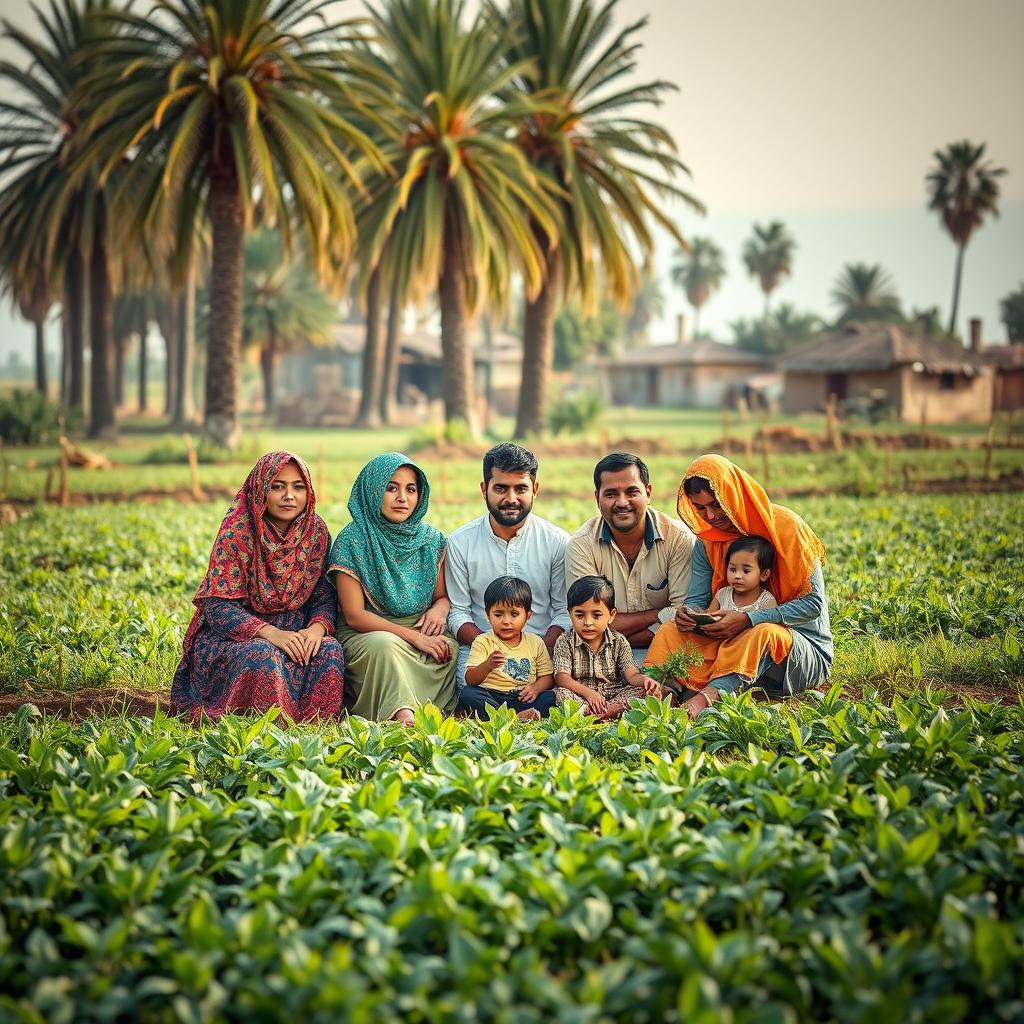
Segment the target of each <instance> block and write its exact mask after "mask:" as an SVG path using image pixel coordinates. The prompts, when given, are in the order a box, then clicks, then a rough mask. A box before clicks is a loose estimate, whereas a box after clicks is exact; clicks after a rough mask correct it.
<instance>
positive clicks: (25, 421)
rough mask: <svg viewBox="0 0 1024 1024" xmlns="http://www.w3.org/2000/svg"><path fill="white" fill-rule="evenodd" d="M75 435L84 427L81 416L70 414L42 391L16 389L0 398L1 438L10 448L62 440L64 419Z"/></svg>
mask: <svg viewBox="0 0 1024 1024" xmlns="http://www.w3.org/2000/svg"><path fill="white" fill-rule="evenodd" d="M62 412H63V413H64V414H65V416H66V418H67V421H66V423H65V431H66V432H67V433H71V432H72V431H73V430H75V429H77V428H78V427H79V426H80V425H81V417H80V416H79V415H78V414H77V412H66V411H65V410H63V409H61V407H60V406H59V405H58V404H57V403H56V402H51V401H50V399H48V398H46V397H45V396H43V395H41V394H40V393H39V392H38V391H27V390H24V389H16V390H14V391H12V392H11V394H10V395H9V396H8V397H6V398H0V438H3V440H4V441H5V442H6V443H7V444H48V443H52V442H54V441H56V440H57V438H58V437H59V436H60V416H61V413H62Z"/></svg>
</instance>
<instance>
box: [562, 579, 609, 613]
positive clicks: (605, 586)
mask: <svg viewBox="0 0 1024 1024" xmlns="http://www.w3.org/2000/svg"><path fill="white" fill-rule="evenodd" d="M587 601H600V602H601V604H603V605H604V606H605V607H606V608H607V609H608V610H609V611H611V609H612V608H614V607H615V587H613V586H612V581H611V580H610V579H608V578H607V577H606V576H581V577H580V578H579V579H578V580H577V581H576V582H575V583H574V584H573V585H572V586H571V587H570V588H569V593H568V594H566V595H565V603H566V607H568V608H569V609H572V608H578V607H579V606H580V605H581V604H585V603H586V602H587Z"/></svg>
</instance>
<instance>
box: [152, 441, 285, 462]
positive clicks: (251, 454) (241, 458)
mask: <svg viewBox="0 0 1024 1024" xmlns="http://www.w3.org/2000/svg"><path fill="white" fill-rule="evenodd" d="M195 446H196V457H197V458H198V459H199V461H200V462H201V463H203V464H204V465H207V466H214V465H230V464H232V463H235V462H247V463H252V462H255V461H256V460H257V459H258V458H259V457H260V456H261V455H263V454H264V453H265V452H266V451H267V450H268V449H267V442H266V440H265V438H263V437H261V436H260V435H259V434H251V435H248V436H246V438H245V440H244V441H243V442H242V444H241V445H239V447H238V448H235V449H231V448H221V447H220V446H219V445H215V444H214V443H213V442H212V441H210V440H209V438H206V437H202V436H200V437H198V438H197V439H196V441H195ZM142 461H143V463H145V464H146V465H150V466H168V465H183V464H185V463H187V462H188V449H187V448H186V447H185V440H184V437H175V436H173V435H171V436H166V437H163V438H161V440H160V443H159V444H157V445H154V446H153V447H152V448H150V450H149V451H148V452H146V455H145V458H143V460H142Z"/></svg>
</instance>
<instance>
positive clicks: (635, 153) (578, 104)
mask: <svg viewBox="0 0 1024 1024" xmlns="http://www.w3.org/2000/svg"><path fill="white" fill-rule="evenodd" d="M618 6H619V0H510V2H509V4H508V13H507V14H504V12H503V10H501V9H499V8H498V7H497V6H496V5H494V4H493V3H492V4H490V6H489V11H490V16H491V17H492V18H495V19H497V18H499V17H503V16H504V17H509V18H511V20H512V21H513V22H514V23H516V24H517V25H518V27H519V32H518V34H517V36H516V37H515V39H514V41H513V45H512V46H511V48H510V49H509V51H508V59H509V61H510V62H512V63H513V64H517V65H519V66H520V67H521V68H522V69H523V70H522V72H521V73H520V74H518V75H517V76H516V77H515V79H514V81H513V83H512V85H513V87H514V88H515V89H517V90H519V91H520V92H522V93H532V94H533V96H534V98H535V100H536V101H537V109H535V110H524V111H523V113H522V116H521V117H520V120H519V129H518V130H519V144H520V146H521V147H522V148H523V151H524V152H525V154H526V156H527V158H528V159H529V160H530V162H531V164H532V165H533V166H534V167H535V168H536V169H537V171H538V173H539V175H541V176H542V177H543V178H544V179H548V180H550V181H551V182H553V184H554V185H555V186H556V192H555V195H556V197H557V200H556V201H557V209H558V235H557V237H555V236H552V235H551V234H550V233H549V232H547V231H546V230H545V229H544V227H543V225H542V224H540V223H538V222H533V223H532V224H531V225H530V228H531V231H532V232H533V233H534V235H535V236H536V237H538V238H539V239H540V240H541V242H542V244H543V246H544V249H545V262H544V267H543V270H544V273H543V281H542V285H541V288H540V291H539V292H537V294H536V295H534V294H532V290H531V291H528V292H527V295H526V306H525V311H524V317H523V324H524V337H523V379H522V384H521V387H520V391H519V408H518V412H517V415H516V436H518V437H525V436H527V435H529V434H533V433H537V432H539V431H540V430H542V429H543V426H544V419H545V406H546V404H547V382H548V376H549V372H550V368H551V363H552V357H553V351H554V321H555V313H556V307H557V305H558V302H559V300H560V297H561V296H562V295H563V294H574V293H579V295H580V296H581V298H582V300H583V302H584V305H585V306H586V307H587V308H588V309H591V310H592V309H593V308H594V307H595V305H596V302H595V299H596V285H597V279H598V273H597V268H598V267H601V268H602V271H603V273H602V275H601V277H602V280H603V281H604V283H605V286H606V287H607V288H608V289H609V292H610V295H611V297H612V298H613V299H614V300H615V301H616V302H617V303H618V304H619V305H620V306H622V307H623V309H625V308H627V307H628V305H629V303H630V302H631V300H632V299H633V297H634V295H635V293H636V292H637V289H638V288H639V287H640V285H641V272H640V265H641V264H649V262H650V260H651V258H652V256H653V252H654V239H653V234H652V230H651V229H652V224H659V225H661V227H663V228H664V229H665V230H667V231H668V233H669V234H670V235H671V236H672V237H673V238H674V239H675V240H676V241H677V242H678V243H679V244H680V245H684V244H685V243H684V240H683V237H682V235H681V234H680V232H679V229H678V228H677V227H676V226H675V224H674V223H673V221H672V220H671V219H670V218H669V217H668V216H667V215H666V214H665V212H664V207H665V203H666V201H668V200H671V199H676V200H681V201H682V202H683V203H685V204H686V205H689V206H690V207H692V208H695V209H702V207H701V206H700V204H699V203H698V202H697V201H696V200H695V199H694V198H693V197H692V196H690V195H689V194H688V193H686V192H684V191H682V190H681V189H680V188H678V187H677V186H676V185H674V184H673V181H674V180H675V179H676V177H677V176H679V175H683V174H687V173H688V171H687V169H686V167H685V166H684V165H683V164H682V163H681V162H680V161H679V159H678V157H677V156H676V146H675V143H674V141H673V139H672V136H671V135H670V133H669V132H668V131H666V129H665V128H663V127H662V126H661V125H659V124H656V123H655V122H653V121H649V120H645V119H644V118H643V116H642V108H643V107H645V106H653V107H658V106H660V105H661V103H662V102H663V100H664V97H665V95H666V94H667V93H669V92H671V91H672V90H673V89H674V86H672V85H671V84H670V83H668V82H664V81H653V82H637V81H635V80H634V79H633V76H634V74H635V72H636V69H637V59H636V54H637V52H638V51H639V49H640V44H639V42H638V41H637V38H636V37H637V34H638V33H639V32H640V31H641V30H642V29H643V28H644V27H645V25H646V24H647V19H646V18H641V19H639V20H637V21H634V22H631V23H629V24H627V25H626V26H625V28H623V29H621V30H620V29H618V28H616V26H615V24H614V20H615V18H616V16H617V15H618V11H617V8H618Z"/></svg>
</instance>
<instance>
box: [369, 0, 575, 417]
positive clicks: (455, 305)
mask: <svg viewBox="0 0 1024 1024" xmlns="http://www.w3.org/2000/svg"><path fill="white" fill-rule="evenodd" d="M368 8H369V11H370V14H371V23H372V27H373V31H374V35H375V36H376V37H378V38H379V39H381V40H382V46H374V47H364V48H362V49H361V50H359V51H358V52H357V55H356V56H355V57H354V58H353V60H352V66H353V69H354V70H358V71H359V72H360V73H361V75H362V79H361V83H360V85H361V88H362V89H364V90H366V91H367V92H368V94H369V92H370V90H372V98H373V100H374V101H375V102H376V103H378V104H380V105H381V106H385V105H392V106H393V107H395V108H396V109H395V111H394V113H393V114H392V115H391V116H390V118H389V123H388V126H387V129H386V130H387V142H386V143H385V144H384V145H382V147H381V149H382V151H383V152H384V154H385V155H386V156H387V157H388V159H389V161H390V162H391V163H392V164H393V165H394V166H395V167H396V168H397V171H398V178H397V181H395V182H390V181H383V180H382V181H380V182H379V183H376V184H374V185H371V186H369V188H370V191H371V200H370V202H369V204H368V206H367V209H366V210H365V212H364V214H363V216H362V218H361V224H363V225H365V227H364V231H365V239H366V242H365V248H364V260H363V265H362V270H361V275H362V276H363V277H364V279H368V278H369V275H370V274H372V273H373V272H374V271H375V269H376V268H377V267H378V266H379V267H380V270H381V275H382V281H381V283H382V287H383V288H386V289H390V288H392V287H397V288H398V292H399V297H398V301H399V303H400V304H402V305H404V304H405V303H406V301H407V300H419V299H422V298H424V297H425V295H426V294H427V293H428V292H430V291H433V290H434V289H435V288H436V289H437V291H438V295H439V305H440V309H441V347H442V351H443V377H442V381H443V387H444V404H445V416H446V419H447V420H448V421H449V422H452V421H455V420H462V421H464V422H466V423H468V424H470V426H473V425H474V421H475V419H476V417H475V415H474V408H473V372H472V361H471V353H470V349H469V339H468V335H467V326H468V321H469V319H470V318H471V317H472V316H473V315H475V314H476V313H477V312H478V311H479V310H480V308H481V307H482V306H483V304H484V302H485V301H486V300H487V299H489V298H490V299H495V300H497V301H499V302H500V300H501V299H503V298H504V297H505V296H506V294H507V291H508V287H509V279H510V277H511V275H512V273H513V272H518V273H520V274H522V275H523V278H524V280H525V283H526V288H527V290H528V291H529V292H530V293H532V294H536V292H537V291H538V289H539V288H540V286H541V282H542V279H543V276H544V263H545V256H544V251H543V247H542V240H541V239H539V238H538V237H537V235H536V234H535V233H534V231H533V230H531V224H533V223H536V224H539V225H541V226H542V228H543V232H544V237H545V238H554V237H555V236H556V235H557V230H556V228H555V223H554V213H553V206H552V203H551V201H550V198H549V197H548V194H547V192H548V190H547V188H546V186H545V183H544V182H543V180H542V179H540V178H539V177H538V176H537V175H536V174H534V173H533V172H532V171H531V169H530V167H529V165H528V163H527V162H526V160H525V159H524V157H523V154H522V152H521V150H520V148H519V146H518V145H517V143H516V140H515V139H514V138H513V137H512V135H511V133H512V131H513V129H514V128H515V126H516V125H517V124H518V123H519V120H518V119H519V116H520V114H521V113H522V112H523V111H524V110H526V109H527V108H530V109H532V107H531V105H530V104H529V103H528V101H527V100H526V99H525V98H524V97H522V96H518V95H512V96H510V95H508V94H507V93H506V92H505V89H506V86H508V85H509V83H511V82H512V81H513V80H514V79H515V77H516V76H517V75H519V74H521V73H522V72H523V70H524V68H523V67H522V66H521V65H519V64H516V63H507V62H506V61H505V57H506V56H507V55H508V54H509V53H510V52H511V48H512V40H513V28H512V26H510V25H509V23H508V19H506V18H492V17H490V15H489V12H487V11H486V10H481V11H480V12H479V13H478V14H477V15H476V16H475V17H474V18H473V19H472V20H471V21H470V22H469V23H468V25H464V23H465V22H466V16H465V11H466V3H465V0H391V2H390V3H388V5H387V6H386V7H378V6H372V5H368ZM427 41H429V45H426V44H427ZM364 287H365V284H364ZM387 294H390V291H388V292H387Z"/></svg>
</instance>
